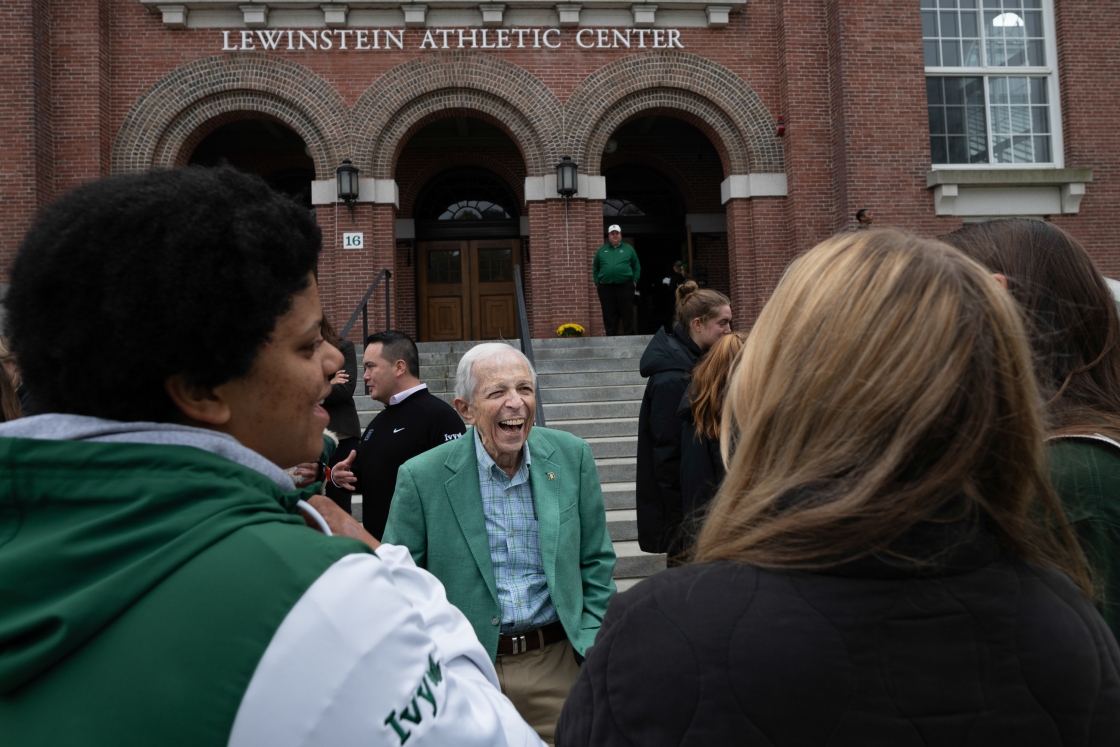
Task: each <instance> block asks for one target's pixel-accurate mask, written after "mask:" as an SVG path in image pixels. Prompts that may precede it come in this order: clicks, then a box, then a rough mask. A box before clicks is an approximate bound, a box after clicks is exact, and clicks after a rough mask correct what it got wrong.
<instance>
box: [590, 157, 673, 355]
mask: <svg viewBox="0 0 1120 747" xmlns="http://www.w3.org/2000/svg"><path fill="white" fill-rule="evenodd" d="M604 175H605V176H606V178H607V199H606V200H605V201H604V202H603V229H604V231H603V234H604V236H605V235H606V227H607V226H609V225H610V224H612V223H617V224H618V225H619V226H620V227H621V228H622V236H623V240H624V241H626V242H627V243H630V244H632V245H633V247H634V250H635V251H636V252H637V253H638V260H639V261H640V262H641V263H642V277H641V279H640V280H639V281H638V285H637V290H638V293H639V295H638V298H636V299H635V303H634V307H635V309H636V310H637V329H636V331H637V332H638V334H650V333H652V332H655V331H657V328H658V327H660V326H662V325H664V324H665V323H667V322H668V321H669V320H670V319H671V318H672V316H673V298H672V293H671V292H670V291H669V288H668V286H666V285H664V284H663V279H664V278H666V277H670V276H671V275H672V271H673V263H674V262H676V261H677V260H679V259H682V258H686V257H687V249H686V246H685V204H684V200H683V199H682V197H681V195H680V192H679V191H678V190H677V188H676V186H675V185H674V184H673V183H672V182H671V181H670V180H669V179H668V178H667V177H666V176H665V175H664V174H662V173H661V172H659V171H657V170H656V169H652V168H649V167H647V166H639V165H623V166H616V167H614V168H612V169H609V170H608V171H606V172H605V174H604Z"/></svg>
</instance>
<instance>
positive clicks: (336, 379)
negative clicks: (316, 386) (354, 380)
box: [331, 368, 350, 386]
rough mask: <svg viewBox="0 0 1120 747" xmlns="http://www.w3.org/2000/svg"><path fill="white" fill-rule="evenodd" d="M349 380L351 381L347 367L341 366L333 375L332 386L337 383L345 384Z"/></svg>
mask: <svg viewBox="0 0 1120 747" xmlns="http://www.w3.org/2000/svg"><path fill="white" fill-rule="evenodd" d="M348 381H350V374H348V373H346V369H344V368H340V369H339V370H337V371H335V374H334V376H333V377H331V386H334V385H335V384H345V383H346V382H348Z"/></svg>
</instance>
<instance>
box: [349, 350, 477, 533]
mask: <svg viewBox="0 0 1120 747" xmlns="http://www.w3.org/2000/svg"><path fill="white" fill-rule="evenodd" d="M362 367H363V369H364V370H363V373H362V379H363V380H364V381H365V382H366V387H367V388H368V389H369V395H370V396H371V397H373V398H374V399H375V400H377V401H378V402H381V403H382V404H384V405H385V409H384V410H382V411H381V412H380V413H378V414H377V417H375V418H374V419H373V421H372V422H370V424H369V426H367V427H366V430H365V433H363V434H362V440H361V444H360V445H359V446H358V450H357V452H356V453H357V457H356V458H354V459H353V472H354V475H355V476H356V477H357V483H358V484H357V488H358V490H359V491H360V492H361V494H362V524H363V525H364V526H365V528H366V530H367V531H368V532H369V533H370V534H372V535H373V536H374V537H377V538H378V539H380V538H381V535H382V534H384V532H385V522H386V521H387V520H388V518H389V505H390V503H391V502H392V500H393V492H394V491H395V490H396V487H397V469H398V468H400V466H401V465H402V464H404V463H405V462H407V461H408V460H409V459H411V458H412V457H414V456H416V455H418V454H422V453H423V452H425V451H427V450H428V449H431V448H433V447H436V446H439V445H440V444H442V443H446V442H448V441H453V440H455V439H456V438H458V437H459V436H461V435H463V433H465V432H466V428H465V427H464V425H463V420H462V418H460V417H459V414H458V413H457V412H455V409H454V408H453V407H451V405H449V404H447V403H446V402H444V401H443V400H441V399H440V398H439V397H437V396H435V395H434V394H432V393H431V392H429V391H428V385H427V384H421V383H420V355H419V353H418V352H417V350H416V343H414V342H413V341H412V339H411V338H410V337H409V336H408V335H406V334H405V333H403V332H397V331H395V330H389V331H385V332H377V333H376V334H372V335H370V336H369V337H368V338H366V350H365V355H363V356H362ZM339 467H343V468H345V463H343V464H340V465H337V466H336V467H335V472H334V474H333V475H332V477H333V479H334V480H336V484H338V485H340V486H345V485H346V481H345V480H344V479H343V476H344V473H342V472H340V471H339ZM351 489H353V488H352V487H351Z"/></svg>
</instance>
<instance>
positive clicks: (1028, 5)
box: [1023, 0, 1042, 8]
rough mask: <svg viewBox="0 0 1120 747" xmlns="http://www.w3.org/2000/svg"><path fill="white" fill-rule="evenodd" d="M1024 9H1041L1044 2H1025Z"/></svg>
mask: <svg viewBox="0 0 1120 747" xmlns="http://www.w3.org/2000/svg"><path fill="white" fill-rule="evenodd" d="M1023 7H1024V8H1041V7H1042V0H1025V2H1024V3H1023Z"/></svg>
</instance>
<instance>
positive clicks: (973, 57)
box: [962, 39, 980, 67]
mask: <svg viewBox="0 0 1120 747" xmlns="http://www.w3.org/2000/svg"><path fill="white" fill-rule="evenodd" d="M962 60H963V64H964V66H965V67H980V41H979V40H978V39H965V40H964V56H963V57H962Z"/></svg>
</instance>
